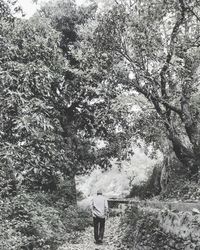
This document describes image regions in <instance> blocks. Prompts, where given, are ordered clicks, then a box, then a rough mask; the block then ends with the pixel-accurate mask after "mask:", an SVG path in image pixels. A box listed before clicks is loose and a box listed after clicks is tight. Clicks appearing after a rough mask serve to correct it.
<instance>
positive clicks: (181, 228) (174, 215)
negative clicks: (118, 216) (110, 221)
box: [121, 202, 200, 250]
mask: <svg viewBox="0 0 200 250" xmlns="http://www.w3.org/2000/svg"><path fill="white" fill-rule="evenodd" d="M194 204H195V205H194ZM194 204H192V203H191V204H190V205H189V203H186V205H184V203H181V202H180V203H174V202H172V203H170V202H169V203H168V202H165V203H163V202H145V203H142V202H141V203H140V204H139V203H135V204H134V203H132V204H130V205H128V207H127V210H126V212H125V214H124V218H123V219H122V225H121V234H122V235H121V238H122V243H123V245H126V248H127V249H134V250H160V249H167V250H170V249H177V250H180V249H183V250H200V212H199V210H198V208H197V207H198V203H194ZM170 208H171V209H170Z"/></svg>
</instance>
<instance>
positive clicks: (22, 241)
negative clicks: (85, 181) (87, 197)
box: [0, 192, 90, 250]
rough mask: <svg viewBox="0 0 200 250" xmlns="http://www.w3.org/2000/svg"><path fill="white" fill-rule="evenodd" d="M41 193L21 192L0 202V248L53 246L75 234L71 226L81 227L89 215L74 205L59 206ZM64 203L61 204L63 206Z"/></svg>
mask: <svg viewBox="0 0 200 250" xmlns="http://www.w3.org/2000/svg"><path fill="white" fill-rule="evenodd" d="M49 197H50V196H49V195H47V194H44V193H38V194H28V193H25V192H23V193H21V194H19V195H17V196H15V197H13V198H6V199H4V200H2V202H1V204H0V223H1V226H0V249H1V250H12V249H15V250H18V249H19V250H21V249H22V250H40V249H42V250H45V249H49V250H54V249H57V247H58V246H59V245H60V244H62V243H63V242H64V241H66V240H69V239H71V238H73V239H74V238H75V237H76V235H72V234H73V232H74V230H79V231H81V230H83V229H84V228H85V226H87V225H88V224H89V223H90V221H89V219H88V218H89V216H88V215H87V213H85V212H83V211H81V210H80V209H78V208H76V207H75V206H74V205H69V206H68V207H67V206H66V208H65V209H62V207H61V203H60V204H59V205H60V206H57V205H56V204H54V205H53V201H52V199H51V198H49ZM64 205H66V204H63V207H64Z"/></svg>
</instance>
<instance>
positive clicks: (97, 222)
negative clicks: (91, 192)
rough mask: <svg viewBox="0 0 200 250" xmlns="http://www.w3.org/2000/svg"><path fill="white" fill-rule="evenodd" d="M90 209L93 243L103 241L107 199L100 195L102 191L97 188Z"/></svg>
mask: <svg viewBox="0 0 200 250" xmlns="http://www.w3.org/2000/svg"><path fill="white" fill-rule="evenodd" d="M91 211H92V216H93V224H94V239H95V243H97V244H101V243H103V236H104V231H105V219H106V217H107V215H108V201H107V199H106V198H105V197H104V196H103V195H102V191H101V190H98V191H97V195H96V196H95V197H93V199H92V201H91Z"/></svg>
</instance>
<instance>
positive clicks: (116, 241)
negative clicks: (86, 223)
mask: <svg viewBox="0 0 200 250" xmlns="http://www.w3.org/2000/svg"><path fill="white" fill-rule="evenodd" d="M119 223H120V217H111V218H109V219H108V220H107V221H106V230H105V237H104V243H103V244H102V245H96V244H95V243H94V237H93V227H88V228H87V229H86V231H85V232H84V233H83V234H82V235H81V236H80V238H79V239H78V242H76V243H75V244H73V243H66V244H64V245H63V246H62V247H60V248H59V250H96V249H100V250H116V249H119V247H120V246H121V243H120V238H119Z"/></svg>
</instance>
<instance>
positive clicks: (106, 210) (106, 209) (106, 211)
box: [105, 198, 109, 217]
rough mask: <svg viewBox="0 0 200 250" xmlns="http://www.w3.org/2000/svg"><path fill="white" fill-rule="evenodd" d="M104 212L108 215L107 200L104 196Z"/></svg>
mask: <svg viewBox="0 0 200 250" xmlns="http://www.w3.org/2000/svg"><path fill="white" fill-rule="evenodd" d="M105 213H106V217H108V215H109V208H108V200H107V199H106V198H105Z"/></svg>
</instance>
